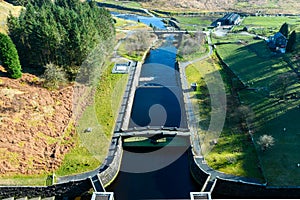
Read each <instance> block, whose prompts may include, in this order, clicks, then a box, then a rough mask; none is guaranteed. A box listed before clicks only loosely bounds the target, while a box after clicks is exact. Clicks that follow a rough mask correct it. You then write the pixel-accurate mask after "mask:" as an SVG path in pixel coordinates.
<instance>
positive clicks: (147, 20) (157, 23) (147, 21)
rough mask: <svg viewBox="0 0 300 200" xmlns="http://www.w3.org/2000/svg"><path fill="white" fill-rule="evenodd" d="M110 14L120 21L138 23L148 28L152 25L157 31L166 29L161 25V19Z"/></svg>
mask: <svg viewBox="0 0 300 200" xmlns="http://www.w3.org/2000/svg"><path fill="white" fill-rule="evenodd" d="M111 14H112V15H114V16H116V17H118V18H121V19H126V20H132V21H136V22H137V21H140V22H141V23H144V24H146V25H147V26H150V24H152V26H153V27H156V28H157V29H166V26H165V24H164V23H163V21H162V19H161V18H158V17H145V16H140V15H135V14H121V13H117V12H111Z"/></svg>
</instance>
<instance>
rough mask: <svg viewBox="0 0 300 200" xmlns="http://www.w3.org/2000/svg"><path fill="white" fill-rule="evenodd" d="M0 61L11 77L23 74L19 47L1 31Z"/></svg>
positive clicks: (18, 76)
mask: <svg viewBox="0 0 300 200" xmlns="http://www.w3.org/2000/svg"><path fill="white" fill-rule="evenodd" d="M0 61H2V65H3V67H4V68H5V69H6V71H7V72H8V74H9V76H10V77H12V78H20V77H21V76H22V72H21V65H20V61H19V56H18V52H17V49H16V47H15V45H14V43H13V42H12V40H11V39H10V38H9V37H8V36H7V35H4V34H3V33H0Z"/></svg>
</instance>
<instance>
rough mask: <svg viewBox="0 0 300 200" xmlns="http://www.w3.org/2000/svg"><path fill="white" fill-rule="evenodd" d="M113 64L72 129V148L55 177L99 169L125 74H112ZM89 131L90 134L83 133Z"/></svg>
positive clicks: (110, 134) (125, 78)
mask: <svg viewBox="0 0 300 200" xmlns="http://www.w3.org/2000/svg"><path fill="white" fill-rule="evenodd" d="M113 66H114V63H111V64H110V65H109V67H107V68H106V70H105V71H104V72H103V73H102V75H101V78H100V81H99V84H98V86H97V88H96V92H95V96H94V102H93V103H92V104H91V105H89V106H88V107H87V108H86V109H85V111H84V112H83V114H82V116H81V118H80V119H79V121H78V126H77V127H76V129H77V133H78V136H77V137H75V138H74V142H75V147H74V148H73V149H72V150H71V151H70V152H69V153H68V154H66V156H65V158H64V160H63V163H62V165H61V167H60V168H59V169H58V170H57V171H56V174H57V175H58V176H64V175H70V174H76V173H80V172H85V171H90V170H93V169H95V168H97V167H99V166H100V164H101V163H102V162H103V161H104V159H105V157H106V156H107V153H108V148H109V145H110V141H111V137H112V134H113V130H114V126H115V122H116V119H117V117H118V111H119V108H120V104H121V100H122V97H123V94H124V90H125V87H126V84H127V80H128V75H127V74H112V73H111V71H112V68H113ZM88 128H90V129H91V132H87V131H86V130H87V129H88Z"/></svg>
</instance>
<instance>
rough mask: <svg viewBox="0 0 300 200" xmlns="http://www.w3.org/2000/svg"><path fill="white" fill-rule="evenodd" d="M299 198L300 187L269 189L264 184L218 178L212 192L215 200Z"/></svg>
mask: <svg viewBox="0 0 300 200" xmlns="http://www.w3.org/2000/svg"><path fill="white" fill-rule="evenodd" d="M299 197H300V187H268V186H266V185H264V184H251V183H247V182H242V181H233V180H226V179H221V178H217V182H216V185H215V188H214V190H213V192H212V198H213V199H221V198H230V199H232V198H239V199H243V198H250V199H255V198H259V199H264V198H272V199H278V198H282V199H289V198H299Z"/></svg>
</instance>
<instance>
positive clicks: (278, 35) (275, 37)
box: [274, 32, 286, 40]
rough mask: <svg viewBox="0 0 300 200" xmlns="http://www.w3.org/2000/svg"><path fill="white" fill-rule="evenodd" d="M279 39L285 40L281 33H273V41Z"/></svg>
mask: <svg viewBox="0 0 300 200" xmlns="http://www.w3.org/2000/svg"><path fill="white" fill-rule="evenodd" d="M280 37H284V38H285V39H286V37H285V36H284V35H283V34H282V33H281V32H277V33H275V35H274V39H275V40H276V39H277V38H280Z"/></svg>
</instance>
